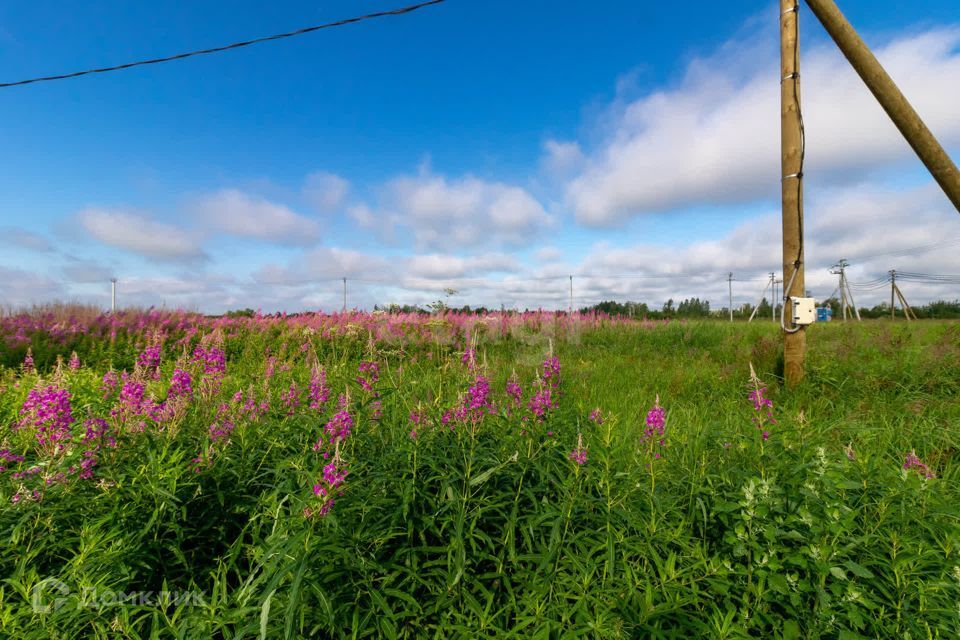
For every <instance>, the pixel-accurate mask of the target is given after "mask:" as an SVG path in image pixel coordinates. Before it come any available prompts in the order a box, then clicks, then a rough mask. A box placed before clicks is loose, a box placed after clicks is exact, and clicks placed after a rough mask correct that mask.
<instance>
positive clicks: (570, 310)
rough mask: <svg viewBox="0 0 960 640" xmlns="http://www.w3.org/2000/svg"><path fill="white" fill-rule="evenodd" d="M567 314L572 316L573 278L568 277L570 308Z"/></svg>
mask: <svg viewBox="0 0 960 640" xmlns="http://www.w3.org/2000/svg"><path fill="white" fill-rule="evenodd" d="M567 312H568V313H569V314H570V315H573V276H570V307H569V309H568V311H567Z"/></svg>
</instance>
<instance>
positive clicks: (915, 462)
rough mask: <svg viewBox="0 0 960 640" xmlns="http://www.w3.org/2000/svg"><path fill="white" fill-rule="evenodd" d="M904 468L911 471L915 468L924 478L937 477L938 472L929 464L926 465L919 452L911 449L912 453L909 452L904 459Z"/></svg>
mask: <svg viewBox="0 0 960 640" xmlns="http://www.w3.org/2000/svg"><path fill="white" fill-rule="evenodd" d="M903 469H904V471H909V470H910V469H913V470H914V471H916V472H917V473H918V474H919V475H921V476H923V477H924V478H935V477H936V474H935V473H934V472H933V470H932V469H930V467H928V466H927V465H925V464H924V463H923V462H922V461H921V460H920V458H918V457H917V454H916V452H914V451H911V452H910V453H908V454H907V457H906V458H905V459H904V462H903Z"/></svg>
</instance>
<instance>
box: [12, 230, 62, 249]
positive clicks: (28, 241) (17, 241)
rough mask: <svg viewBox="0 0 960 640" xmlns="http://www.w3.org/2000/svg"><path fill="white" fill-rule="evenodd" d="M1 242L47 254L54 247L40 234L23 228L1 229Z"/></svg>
mask: <svg viewBox="0 0 960 640" xmlns="http://www.w3.org/2000/svg"><path fill="white" fill-rule="evenodd" d="M0 242H2V243H3V244H6V245H10V246H12V247H19V248H21V249H28V250H30V251H37V252H39V253H47V252H50V251H53V245H52V244H51V243H50V241H49V240H47V239H46V238H44V237H43V236H42V235H40V234H39V233H34V232H33V231H30V230H28V229H23V228H21V227H0Z"/></svg>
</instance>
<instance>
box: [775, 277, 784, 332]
mask: <svg viewBox="0 0 960 640" xmlns="http://www.w3.org/2000/svg"><path fill="white" fill-rule="evenodd" d="M778 284H783V280H774V281H773V321H774V322H776V321H777V300H780V298H781V297H783V295H781V293H780V288H779V287H777V285H778ZM785 305H786V301H784V302H783V304H782V305H780V313H781V314H782V313H783V309H784V307H785Z"/></svg>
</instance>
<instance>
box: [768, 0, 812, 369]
mask: <svg viewBox="0 0 960 640" xmlns="http://www.w3.org/2000/svg"><path fill="white" fill-rule="evenodd" d="M799 2H800V0H780V176H781V178H780V202H781V224H782V228H783V279H784V281H785V282H788V283H789V284H788V285H787V286H786V287H785V290H784V292H783V299H784V304H783V310H782V311H781V313H782V314H784V316H783V317H784V318H792V317H793V312H792V307H793V304H792V303H789V305H788V301H789V300H790V297H791V296H803V293H804V291H806V288H807V287H806V283H805V282H804V273H803V156H804V136H803V121H802V120H801V116H800V44H799V38H800V30H799V24H798V23H799V10H800V6H799ZM788 306H789V307H790V311H789V315H787V314H788ZM774 309H776V303H774ZM783 326H784V328H785V331H784V336H783V375H784V379H785V381H786V383H787V386H789V387H792V386H794V385H796V384H797V383H799V382H800V381H801V380H803V371H804V364H803V363H804V359H805V355H806V350H807V332H806V328H805V327H804V326H802V325H801V326H797V327H793V328H786V325H785V324H784V325H783Z"/></svg>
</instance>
